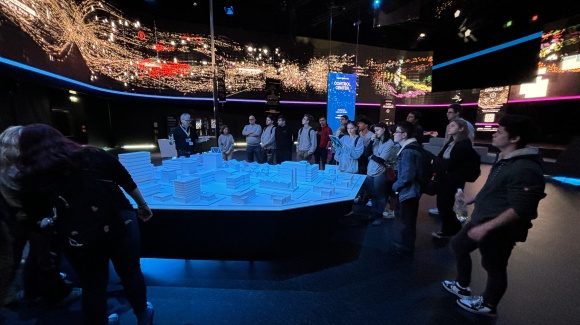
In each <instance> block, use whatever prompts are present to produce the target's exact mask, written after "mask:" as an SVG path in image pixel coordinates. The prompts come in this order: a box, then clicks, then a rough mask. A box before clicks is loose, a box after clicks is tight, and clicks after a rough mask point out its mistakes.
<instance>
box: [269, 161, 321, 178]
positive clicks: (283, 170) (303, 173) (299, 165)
mask: <svg viewBox="0 0 580 325" xmlns="http://www.w3.org/2000/svg"><path fill="white" fill-rule="evenodd" d="M292 170H296V176H297V177H298V181H299V182H312V181H314V180H315V179H316V178H317V177H318V165H311V164H309V163H308V162H306V161H285V162H283V163H282V164H281V165H280V166H279V167H278V175H279V176H280V177H284V178H290V177H292Z"/></svg>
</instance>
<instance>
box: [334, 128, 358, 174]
mask: <svg viewBox="0 0 580 325" xmlns="http://www.w3.org/2000/svg"><path fill="white" fill-rule="evenodd" d="M346 130H347V132H348V136H343V137H341V138H340V143H341V146H336V147H335V150H336V152H335V156H334V157H335V159H336V161H337V162H338V170H339V171H341V172H344V173H352V174H356V173H358V158H359V157H360V156H361V155H362V153H363V151H364V144H363V139H362V138H361V137H359V136H358V135H357V127H356V125H355V124H354V122H353V121H348V123H347V124H346Z"/></svg>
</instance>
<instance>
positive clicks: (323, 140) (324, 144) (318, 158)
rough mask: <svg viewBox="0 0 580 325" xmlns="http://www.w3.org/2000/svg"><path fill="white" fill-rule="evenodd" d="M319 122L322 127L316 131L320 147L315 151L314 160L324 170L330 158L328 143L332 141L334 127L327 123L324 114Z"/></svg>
mask: <svg viewBox="0 0 580 325" xmlns="http://www.w3.org/2000/svg"><path fill="white" fill-rule="evenodd" d="M318 123H320V129H319V130H318V131H317V132H316V138H317V142H318V147H317V148H316V151H315V152H314V162H315V163H317V164H318V166H319V167H318V168H319V169H320V170H324V166H326V161H327V159H328V143H329V142H330V135H331V134H332V129H331V128H330V127H329V126H328V124H326V117H324V116H321V117H320V118H319V119H318Z"/></svg>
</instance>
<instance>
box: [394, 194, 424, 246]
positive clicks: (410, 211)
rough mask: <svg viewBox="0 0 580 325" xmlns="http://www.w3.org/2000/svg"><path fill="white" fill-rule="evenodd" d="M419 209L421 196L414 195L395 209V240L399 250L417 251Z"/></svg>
mask: <svg viewBox="0 0 580 325" xmlns="http://www.w3.org/2000/svg"><path fill="white" fill-rule="evenodd" d="M418 211H419V198H418V197H413V198H410V199H406V200H405V201H403V202H399V207H398V209H397V211H395V213H396V216H397V218H395V240H394V244H395V247H396V248H397V250H399V251H400V252H402V253H411V254H412V253H414V252H415V238H416V237H417V212H418Z"/></svg>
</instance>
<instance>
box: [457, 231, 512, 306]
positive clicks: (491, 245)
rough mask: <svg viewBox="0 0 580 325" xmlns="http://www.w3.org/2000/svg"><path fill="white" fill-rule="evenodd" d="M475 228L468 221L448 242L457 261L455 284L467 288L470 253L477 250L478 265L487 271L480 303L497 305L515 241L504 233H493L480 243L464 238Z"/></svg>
mask: <svg viewBox="0 0 580 325" xmlns="http://www.w3.org/2000/svg"><path fill="white" fill-rule="evenodd" d="M474 226H475V225H474V224H472V223H471V222H469V223H468V224H467V225H465V227H463V229H461V231H460V232H459V233H458V234H457V235H456V236H455V237H453V240H452V241H451V247H452V248H453V252H454V253H455V258H456V259H457V278H456V281H457V282H458V283H459V285H460V286H462V287H464V288H465V287H467V286H469V284H470V283H471V270H472V262H471V255H470V253H471V252H473V251H474V250H476V249H479V253H480V254H481V265H482V266H483V268H484V269H485V271H486V272H487V283H486V286H485V291H484V292H483V295H482V296H483V301H485V302H486V303H487V304H490V305H492V306H497V305H498V304H499V301H500V300H501V298H502V297H503V295H504V293H505V292H506V290H507V264H508V260H509V257H510V255H511V253H512V249H513V248H514V246H515V241H514V240H512V239H510V238H509V234H507V233H501V232H498V231H495V232H494V231H492V232H490V233H488V234H487V235H486V236H485V237H484V238H483V239H482V240H481V241H480V242H475V241H474V240H473V239H471V238H469V236H467V232H468V231H469V229H471V228H473V227H474Z"/></svg>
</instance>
